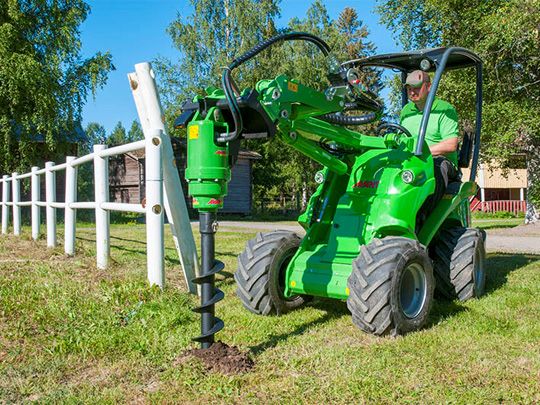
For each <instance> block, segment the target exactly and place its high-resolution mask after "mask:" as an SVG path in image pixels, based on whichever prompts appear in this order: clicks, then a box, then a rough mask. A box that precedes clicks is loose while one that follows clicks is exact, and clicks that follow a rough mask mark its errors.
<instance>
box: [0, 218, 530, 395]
mask: <svg viewBox="0 0 540 405" xmlns="http://www.w3.org/2000/svg"><path fill="white" fill-rule="evenodd" d="M167 232H168V229H167ZM28 234H29V231H28V229H24V236H23V237H22V238H15V237H13V236H9V237H1V238H0V403H3V402H6V403H12V402H26V401H39V402H45V403H47V402H48V403H56V402H70V403H80V402H83V403H96V402H107V403H112V402H143V403H144V402H165V403H172V402H182V403H185V402H190V403H193V402H195V403H201V402H207V403H225V402H227V403H228V402H237V403H351V402H352V403H361V402H373V403H381V402H382V403H391V402H423V403H431V402H434V403H441V402H451V403H494V402H506V403H517V402H525V403H535V402H536V403H537V402H540V387H539V384H538V381H539V376H540V345H539V344H538V342H539V341H540V323H539V322H538V314H539V313H540V300H539V299H538V297H539V296H540V257H539V256H528V255H506V254H491V255H489V257H488V262H487V267H488V271H489V273H488V283H487V294H486V295H485V296H484V297H483V298H482V299H479V300H473V301H470V302H467V303H458V302H446V301H440V302H437V303H436V305H435V307H434V308H433V311H432V315H431V318H430V323H429V326H428V327H427V328H425V329H424V330H422V331H420V332H416V333H412V334H409V335H407V336H404V337H399V338H395V339H393V338H376V337H373V336H370V335H367V334H364V333H362V332H361V331H359V330H358V329H356V328H355V327H354V326H353V325H352V322H351V319H350V316H349V314H348V311H347V309H346V305H345V303H343V302H338V301H333V300H319V299H317V300H315V301H314V302H313V303H311V304H310V305H308V306H306V307H304V308H302V309H300V310H297V311H294V312H292V313H289V314H286V315H284V316H281V317H279V318H278V317H259V316H255V315H253V314H251V313H249V312H248V311H246V310H244V309H243V307H242V306H241V304H240V302H239V301H238V299H236V297H235V296H234V283H233V279H232V273H233V272H234V270H235V263H236V255H237V254H238V253H239V252H240V251H241V250H242V249H243V245H244V243H245V241H246V240H247V239H248V238H250V237H252V236H253V235H254V233H253V234H249V233H245V232H244V233H234V232H226V231H220V232H218V234H217V249H216V250H217V256H218V257H219V258H220V259H221V260H223V261H224V262H225V264H226V269H225V272H224V273H223V274H222V275H220V276H219V277H218V280H219V281H218V286H219V287H220V288H222V289H223V290H224V291H225V293H226V298H225V300H224V301H222V302H220V303H219V304H218V305H217V307H216V311H217V314H218V315H219V316H220V317H221V318H223V319H224V321H225V329H224V330H223V331H222V332H220V333H219V335H218V339H221V340H223V341H224V342H226V343H228V344H230V345H237V346H239V347H240V348H241V349H243V350H249V351H250V352H251V354H252V357H253V359H254V360H255V363H256V366H255V368H254V369H253V371H252V372H249V373H246V374H242V375H237V376H225V375H221V374H214V373H207V372H205V371H204V369H203V367H202V365H201V364H200V363H198V361H196V360H189V361H180V360H179V358H180V354H181V353H182V351H184V350H185V349H187V348H190V347H193V344H192V343H191V342H190V338H191V337H193V336H195V335H197V334H198V332H199V330H198V329H199V319H198V317H197V316H196V314H194V313H192V312H191V311H190V307H192V306H195V305H196V299H195V298H194V297H192V296H190V295H188V294H186V293H185V292H184V291H185V286H184V282H183V280H182V275H181V271H180V269H179V264H178V259H177V257H176V253H175V251H174V247H173V244H172V241H171V238H170V237H169V235H168V234H167V249H166V266H167V268H166V271H167V287H166V289H165V291H163V292H160V291H159V290H158V289H151V288H149V287H148V286H147V283H146V274H145V267H146V264H145V261H146V258H145V256H144V248H145V245H144V238H145V236H144V227H143V226H141V225H118V226H113V228H112V232H111V235H112V237H113V239H112V258H113V265H112V266H111V268H110V269H109V270H107V271H100V270H97V269H96V267H95V264H94V257H93V256H92V254H93V252H94V244H93V240H94V235H93V233H92V232H91V231H89V230H84V231H81V232H80V233H78V236H80V238H79V239H78V245H77V247H78V254H77V256H76V257H74V258H69V259H66V258H65V257H64V256H63V254H62V249H61V247H60V248H58V249H54V250H48V249H46V247H45V245H46V244H45V241H44V240H40V241H38V242H33V241H31V240H29V237H28V236H27V235H28ZM60 240H61V239H60Z"/></svg>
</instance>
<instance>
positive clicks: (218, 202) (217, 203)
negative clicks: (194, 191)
mask: <svg viewBox="0 0 540 405" xmlns="http://www.w3.org/2000/svg"><path fill="white" fill-rule="evenodd" d="M219 204H221V200H218V199H217V198H212V199H211V200H210V201H208V205H219Z"/></svg>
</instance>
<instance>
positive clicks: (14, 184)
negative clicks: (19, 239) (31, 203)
mask: <svg viewBox="0 0 540 405" xmlns="http://www.w3.org/2000/svg"><path fill="white" fill-rule="evenodd" d="M17 175H18V173H17V172H13V173H12V174H11V179H12V180H11V188H12V191H11V193H12V194H13V195H12V200H13V235H15V236H19V235H20V234H21V206H20V205H19V202H20V201H21V187H20V180H19V179H18V178H17Z"/></svg>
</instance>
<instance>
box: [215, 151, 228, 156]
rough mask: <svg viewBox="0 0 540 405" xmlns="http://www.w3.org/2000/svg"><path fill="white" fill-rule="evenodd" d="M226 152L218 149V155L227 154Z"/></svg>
mask: <svg viewBox="0 0 540 405" xmlns="http://www.w3.org/2000/svg"><path fill="white" fill-rule="evenodd" d="M226 154H227V152H225V151H224V150H216V155H220V156H225V155H226Z"/></svg>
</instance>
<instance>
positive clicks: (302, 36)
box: [217, 32, 330, 142]
mask: <svg viewBox="0 0 540 405" xmlns="http://www.w3.org/2000/svg"><path fill="white" fill-rule="evenodd" d="M294 40H298V41H307V42H311V43H313V44H315V45H316V46H317V48H319V49H320V50H321V52H322V53H323V54H324V56H328V55H329V53H330V47H329V46H328V44H327V43H326V42H324V41H323V40H322V39H320V38H319V37H316V36H315V35H313V34H309V33H307V32H288V33H285V34H279V35H276V36H274V37H272V38H270V39H268V40H266V41H264V42H261V43H260V44H258V45H256V46H255V47H253V48H252V49H251V50H249V51H247V52H246V53H244V54H243V55H241V56H239V57H238V58H236V59H234V60H233V61H232V62H231V64H230V65H229V66H227V67H226V68H224V69H223V74H222V76H221V84H222V86H223V91H224V93H225V99H226V100H227V104H228V105H229V108H230V110H231V114H232V117H233V121H234V131H233V132H229V133H224V134H220V136H219V137H218V139H217V141H218V142H229V141H232V140H234V139H236V138H238V136H240V134H241V133H242V129H243V125H244V123H243V122H242V114H241V113H240V107H239V106H238V101H237V100H236V94H235V92H234V89H233V86H232V83H231V82H232V78H231V72H232V70H233V69H236V68H237V67H238V66H240V65H242V64H243V63H245V62H247V61H248V60H250V59H252V58H253V57H255V56H256V55H258V54H259V53H261V52H262V51H264V50H265V49H266V48H268V47H270V46H271V45H273V44H275V43H276V42H280V41H294Z"/></svg>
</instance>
